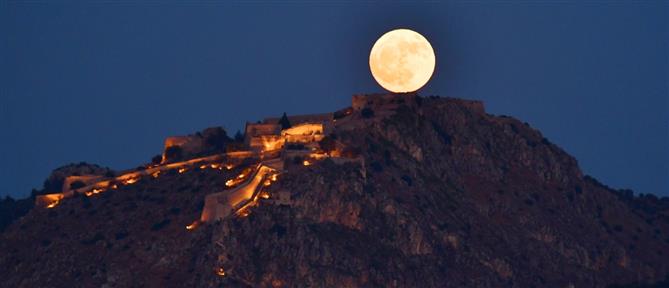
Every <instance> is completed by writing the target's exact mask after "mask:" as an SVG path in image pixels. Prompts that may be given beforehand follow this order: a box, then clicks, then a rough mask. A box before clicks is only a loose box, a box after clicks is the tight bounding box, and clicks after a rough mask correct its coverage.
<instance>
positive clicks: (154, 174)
mask: <svg viewBox="0 0 669 288" xmlns="http://www.w3.org/2000/svg"><path fill="white" fill-rule="evenodd" d="M151 176H153V178H158V176H160V171H156V172H153V174H151Z"/></svg>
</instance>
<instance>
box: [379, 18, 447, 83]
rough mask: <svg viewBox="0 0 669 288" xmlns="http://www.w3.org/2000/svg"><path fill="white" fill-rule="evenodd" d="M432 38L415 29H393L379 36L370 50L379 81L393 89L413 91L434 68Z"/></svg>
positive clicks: (426, 79) (430, 74)
mask: <svg viewBox="0 0 669 288" xmlns="http://www.w3.org/2000/svg"><path fill="white" fill-rule="evenodd" d="M434 66H435V57H434V50H432V46H431V45H430V42H428V41H427V39H425V37H423V35H420V34H418V33H417V32H415V31H412V30H408V29H397V30H392V31H390V32H388V33H386V34H383V36H381V38H379V40H376V43H374V46H373V47H372V52H371V53H370V54H369V68H370V69H371V70H372V75H373V76H374V79H376V82H378V83H379V85H381V86H382V87H383V88H385V89H386V90H389V91H391V92H396V93H404V92H413V91H416V90H418V89H420V88H421V87H423V85H425V84H426V83H427V81H428V80H430V77H432V73H433V72H434Z"/></svg>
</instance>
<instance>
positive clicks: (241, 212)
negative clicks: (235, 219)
mask: <svg viewBox="0 0 669 288" xmlns="http://www.w3.org/2000/svg"><path fill="white" fill-rule="evenodd" d="M249 214H251V211H249V209H242V210H239V212H237V215H239V217H242V218H243V217H247V216H249Z"/></svg>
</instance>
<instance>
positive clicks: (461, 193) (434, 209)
mask: <svg viewBox="0 0 669 288" xmlns="http://www.w3.org/2000/svg"><path fill="white" fill-rule="evenodd" d="M398 99H400V98H398ZM400 100H401V101H397V102H396V103H395V104H396V105H393V106H392V109H386V108H384V106H383V105H381V106H378V105H376V106H370V107H368V109H370V110H372V111H373V113H370V112H369V111H366V113H363V111H361V110H356V112H354V113H353V114H351V115H349V116H347V117H346V118H345V119H341V120H340V121H338V123H339V124H337V126H336V127H335V129H334V130H333V131H334V132H333V134H332V135H330V136H328V139H329V141H331V140H333V139H334V141H336V142H337V145H338V146H340V147H346V148H347V149H348V150H349V151H356V153H357V154H358V155H357V156H359V158H358V159H359V161H350V162H347V163H335V161H332V160H328V159H326V160H324V161H320V162H316V163H314V164H313V165H310V166H303V165H301V164H300V163H293V162H290V161H289V162H288V163H286V166H285V167H286V169H285V170H286V171H285V172H284V173H283V174H281V176H280V177H279V180H278V181H277V182H276V183H275V184H274V185H273V186H271V187H270V194H272V195H275V194H278V193H279V191H282V193H287V194H289V195H290V201H289V202H287V203H286V204H281V205H279V204H276V203H275V202H272V201H271V199H270V200H266V201H263V202H261V203H260V205H259V206H258V207H254V208H252V210H251V213H250V214H249V215H248V216H246V217H232V218H228V219H226V220H224V221H221V222H217V223H212V224H210V225H202V226H200V227H198V228H197V229H195V230H192V231H186V230H185V229H184V225H187V224H188V223H189V221H190V220H192V219H197V211H198V209H199V208H201V205H202V199H203V198H204V195H206V194H208V193H213V192H214V191H216V189H217V187H221V186H222V185H223V183H224V181H225V179H227V178H229V177H234V175H235V172H236V171H230V172H226V173H228V174H225V173H223V174H221V173H217V172H216V173H212V172H210V171H208V170H207V171H205V170H203V171H192V173H186V174H183V175H182V174H176V173H173V174H170V175H164V176H161V177H160V178H159V179H150V180H142V182H141V183H140V185H138V186H132V187H126V188H123V189H121V190H119V191H113V192H107V193H105V194H102V196H101V197H100V198H95V199H90V200H88V199H87V198H82V199H79V200H76V199H75V200H72V201H69V202H65V203H63V204H61V206H62V207H61V206H59V207H57V209H53V210H38V209H35V210H33V211H32V212H30V213H29V214H28V215H27V216H25V217H23V218H22V219H20V220H19V221H17V222H16V223H14V224H13V225H12V226H10V227H9V228H8V229H7V231H5V232H4V234H2V238H0V239H2V240H1V242H0V267H10V268H9V269H0V277H2V279H3V281H4V283H6V284H5V285H8V286H11V287H33V286H54V287H71V286H72V285H75V286H76V285H79V284H82V283H84V284H85V285H90V286H104V287H128V286H155V287H166V286H168V287H169V286H174V287H183V286H198V287H218V286H232V287H235V286H242V287H244V286H248V287H252V286H261V287H294V286H312V287H361V286H365V287H367V286H384V287H388V286H389V287H500V286H509V287H570V286H573V287H606V286H609V285H612V284H630V283H653V282H657V281H661V280H662V279H664V278H665V275H667V272H669V261H667V260H666V259H667V257H668V255H669V200H667V199H657V198H654V197H645V198H642V199H639V198H634V197H630V196H629V194H626V193H623V192H619V191H614V190H611V189H610V188H608V187H606V186H604V185H602V184H600V183H598V182H597V181H596V180H594V179H592V178H590V177H587V176H583V174H582V172H581V171H580V170H579V168H578V165H577V162H576V160H575V159H573V157H571V156H569V155H568V154H566V153H565V152H564V151H562V150H561V149H560V148H559V147H557V146H556V145H554V144H552V143H550V142H549V141H548V140H547V139H545V138H544V137H543V136H542V135H541V134H540V133H539V132H538V131H536V130H534V129H532V128H531V127H529V126H528V125H527V124H524V123H522V122H520V121H518V120H515V119H513V118H509V117H498V116H492V115H488V114H485V113H484V112H483V110H482V107H481V106H480V105H479V104H477V103H473V102H469V101H464V100H458V99H443V98H436V97H428V98H420V97H418V98H415V97H408V98H401V99H400ZM384 109H385V110H384ZM363 114H364V116H363ZM240 169H241V168H240ZM87 203H88V204H87ZM68 285H69V286H68Z"/></svg>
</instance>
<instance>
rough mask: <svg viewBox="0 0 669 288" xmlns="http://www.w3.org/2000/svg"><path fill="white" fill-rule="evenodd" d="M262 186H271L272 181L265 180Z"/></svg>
mask: <svg viewBox="0 0 669 288" xmlns="http://www.w3.org/2000/svg"><path fill="white" fill-rule="evenodd" d="M263 185H264V186H269V185H272V181H271V180H269V179H267V180H265V182H264V183H263Z"/></svg>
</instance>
